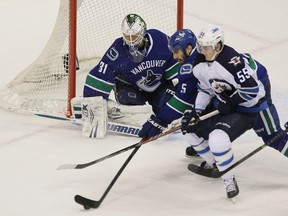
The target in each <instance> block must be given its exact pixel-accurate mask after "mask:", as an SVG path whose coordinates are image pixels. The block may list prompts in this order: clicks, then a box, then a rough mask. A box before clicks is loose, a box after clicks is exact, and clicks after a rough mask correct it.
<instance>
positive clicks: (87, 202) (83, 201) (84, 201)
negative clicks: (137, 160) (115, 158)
mask: <svg viewBox="0 0 288 216" xmlns="http://www.w3.org/2000/svg"><path fill="white" fill-rule="evenodd" d="M140 147H141V145H137V146H136V147H135V149H134V150H133V151H132V153H131V154H130V155H129V157H128V158H127V160H126V161H125V162H124V164H123V165H122V166H121V168H120V169H119V171H118V172H117V174H116V175H115V177H114V178H113V179H112V181H111V182H110V184H109V186H108V187H107V189H106V190H105V192H104V193H103V195H102V196H101V198H100V199H99V200H91V199H88V198H85V197H83V196H80V195H76V196H75V197H74V200H75V202H76V203H78V204H80V205H82V206H83V207H84V209H90V208H98V207H99V206H100V205H101V203H102V202H103V200H104V199H105V197H106V196H107V194H108V193H109V191H110V190H111V188H112V187H113V185H114V184H115V182H116V181H117V179H118V178H119V176H120V175H121V173H122V172H123V170H124V169H125V167H126V166H127V165H128V163H129V162H130V160H131V159H132V158H133V156H134V155H135V154H136V152H137V151H138V150H139V148H140Z"/></svg>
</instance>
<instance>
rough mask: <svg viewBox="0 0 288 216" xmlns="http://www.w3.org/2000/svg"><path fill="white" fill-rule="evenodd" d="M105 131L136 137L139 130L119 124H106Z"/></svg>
mask: <svg viewBox="0 0 288 216" xmlns="http://www.w3.org/2000/svg"><path fill="white" fill-rule="evenodd" d="M107 130H108V131H110V132H115V133H120V134H131V135H138V133H139V131H140V129H139V128H136V127H129V126H124V125H119V124H113V123H108V124H107Z"/></svg>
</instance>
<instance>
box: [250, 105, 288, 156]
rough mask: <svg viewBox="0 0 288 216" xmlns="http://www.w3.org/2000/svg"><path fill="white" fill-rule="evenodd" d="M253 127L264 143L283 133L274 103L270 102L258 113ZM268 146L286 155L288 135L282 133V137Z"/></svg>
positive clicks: (287, 152) (287, 151) (287, 154)
mask: <svg viewBox="0 0 288 216" xmlns="http://www.w3.org/2000/svg"><path fill="white" fill-rule="evenodd" d="M253 129H254V131H255V132H256V134H257V135H258V136H260V137H261V138H262V140H263V142H264V143H266V142H268V141H269V140H271V139H272V138H273V137H275V136H277V135H278V134H280V133H283V129H282V128H281V126H280V121H279V116H278V113H277V110H276V107H275V106H274V104H271V105H270V106H269V107H268V108H267V109H265V110H263V111H262V112H260V113H259V117H258V119H257V121H256V124H255V126H254V128H253ZM269 147H271V148H274V149H276V150H277V151H279V152H281V153H282V154H283V155H285V156H286V157H288V135H287V134H284V135H283V137H282V138H280V139H278V140H275V141H274V142H273V143H271V144H270V145H269Z"/></svg>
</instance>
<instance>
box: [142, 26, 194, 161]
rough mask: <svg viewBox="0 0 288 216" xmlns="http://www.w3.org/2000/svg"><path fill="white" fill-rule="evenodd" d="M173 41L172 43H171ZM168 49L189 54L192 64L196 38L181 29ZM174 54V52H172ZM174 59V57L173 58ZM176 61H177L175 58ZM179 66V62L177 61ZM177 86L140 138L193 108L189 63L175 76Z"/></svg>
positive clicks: (173, 36)
mask: <svg viewBox="0 0 288 216" xmlns="http://www.w3.org/2000/svg"><path fill="white" fill-rule="evenodd" d="M171 41H173V43H171ZM168 46H169V49H170V50H171V51H175V50H181V51H182V52H183V53H190V54H189V56H188V55H187V56H186V57H187V58H188V59H187V61H189V62H193V59H194V58H195V55H196V54H197V50H196V36H195V35H194V33H193V32H192V31H191V30H189V29H182V30H179V31H177V33H175V34H174V35H172V36H171V38H170V39H169V44H168ZM173 54H174V52H173ZM174 55H175V54H174ZM174 57H175V56H174ZM176 60H179V59H177V58H176ZM179 62H180V63H181V64H183V63H184V62H182V61H181V60H179ZM176 80H177V83H178V84H177V86H176V89H175V94H174V95H173V97H172V98H171V99H170V100H169V101H167V103H166V104H165V105H164V106H163V107H162V109H161V110H160V112H159V113H157V114H156V115H155V116H154V115H152V116H151V118H150V119H149V120H148V121H147V122H146V123H145V124H144V125H143V127H142V130H141V131H140V132H139V134H140V136H141V137H146V138H149V137H151V136H155V135H157V134H159V133H161V132H162V130H163V129H164V128H165V127H167V124H170V123H171V122H172V121H174V120H176V119H179V118H181V117H182V116H183V113H184V111H185V110H186V109H189V108H191V107H192V106H193V104H194V101H195V98H196V95H197V82H198V81H197V79H196V78H195V77H194V76H193V74H192V67H191V63H189V64H183V65H182V66H181V68H180V69H179V72H178V74H177V78H176ZM159 120H160V121H159ZM189 150H190V152H189V154H190V155H191V154H192V152H193V153H194V154H196V153H195V151H194V149H193V148H191V149H189Z"/></svg>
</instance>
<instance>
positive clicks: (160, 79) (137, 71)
mask: <svg viewBox="0 0 288 216" xmlns="http://www.w3.org/2000/svg"><path fill="white" fill-rule="evenodd" d="M122 33H123V37H121V38H117V39H116V40H115V41H114V43H113V44H112V45H111V46H110V48H109V49H108V50H107V52H106V53H105V55H104V56H103V58H102V59H101V61H100V62H99V64H97V65H96V67H95V68H93V69H92V70H91V71H90V73H89V74H88V76H87V78H86V82H85V86H84V92H83V96H84V98H83V101H82V108H85V109H84V110H90V111H89V112H88V111H87V112H85V113H84V112H83V109H82V119H84V122H86V124H85V123H83V126H84V129H83V130H82V132H83V133H84V134H87V136H89V137H91V134H92V137H99V138H100V137H103V136H104V135H105V117H104V119H103V121H99V119H98V120H97V123H96V121H94V120H93V122H92V123H91V122H90V121H91V119H93V118H92V117H91V116H89V115H93V117H94V116H95V113H93V112H96V111H99V110H101V112H102V113H100V116H105V114H106V113H107V111H106V110H105V108H101V107H99V106H102V107H105V106H107V105H106V101H107V100H108V98H109V95H110V92H111V90H112V89H114V92H115V99H116V100H117V102H118V103H119V104H121V105H131V109H133V106H136V105H141V106H142V105H144V104H145V103H146V102H148V103H149V104H150V105H151V106H152V110H153V112H154V114H155V115H152V116H151V118H150V119H149V122H153V123H154V125H158V126H159V127H158V128H157V131H159V130H161V131H162V129H163V128H164V127H167V124H169V123H170V122H169V119H168V120H167V119H164V118H165V116H164V117H163V119H162V116H161V115H160V116H157V114H158V113H159V112H160V110H161V109H162V107H163V105H164V104H165V103H166V102H167V100H169V99H170V98H171V96H172V95H173V92H174V88H175V87H174V85H173V82H172V80H173V78H175V77H176V75H177V72H178V69H179V63H178V62H177V61H176V60H174V59H173V56H172V54H171V52H170V50H169V49H168V46H167V43H168V41H167V36H166V35H165V34H164V33H162V32H160V31H158V30H156V29H149V30H147V26H146V23H145V21H144V20H143V19H142V18H141V17H140V16H139V15H137V14H128V15H127V16H126V17H125V18H124V20H123V22H122ZM93 104H94V105H93ZM138 107H140V106H138ZM98 116H99V115H98ZM99 122H100V123H101V122H102V124H100V125H99ZM96 124H98V128H95V127H96ZM101 125H102V127H101V128H100V126H101ZM101 131H102V133H101ZM140 132H141V131H140ZM153 133H154V132H153V131H152V132H151V130H144V131H142V132H141V133H140V134H139V135H140V136H141V137H147V136H151V134H152V135H154V134H153Z"/></svg>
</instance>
